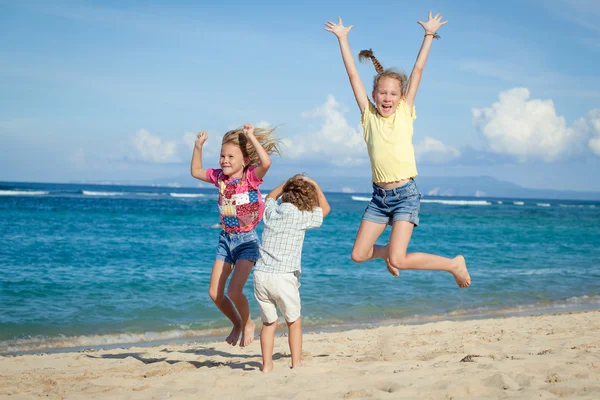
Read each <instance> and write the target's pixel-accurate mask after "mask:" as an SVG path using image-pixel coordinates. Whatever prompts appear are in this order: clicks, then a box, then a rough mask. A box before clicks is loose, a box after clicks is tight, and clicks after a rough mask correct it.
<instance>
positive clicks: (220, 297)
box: [191, 124, 279, 346]
mask: <svg viewBox="0 0 600 400" xmlns="http://www.w3.org/2000/svg"><path fill="white" fill-rule="evenodd" d="M273 131H274V129H272V130H269V129H255V128H254V126H252V125H251V124H245V125H244V128H243V129H235V130H232V131H229V132H227V133H226V134H225V136H223V141H222V143H221V157H220V159H219V164H220V166H221V168H220V169H211V168H209V169H204V168H202V146H203V145H204V143H205V142H206V140H207V139H208V134H207V133H206V132H200V133H199V134H198V135H197V137H196V144H195V146H194V154H193V156H192V165H191V173H192V176H193V177H194V178H196V179H200V180H201V181H204V182H208V183H212V184H213V185H215V186H216V187H218V188H219V214H220V215H221V226H222V227H223V231H221V234H220V236H219V244H218V247H217V259H216V260H215V263H214V264H213V269H212V274H211V277H210V288H209V290H208V293H209V295H210V298H211V299H212V301H214V303H215V304H216V305H217V307H218V308H219V310H221V312H222V313H223V314H225V316H226V317H227V318H229V320H230V321H231V322H232V323H233V329H232V331H231V333H230V334H229V336H227V339H226V341H227V343H229V344H231V345H232V346H235V345H236V344H237V342H238V340H239V341H240V346H247V345H248V344H250V343H252V341H253V340H254V322H252V319H251V318H250V308H249V306H248V299H247V298H246V296H245V295H244V293H243V289H244V285H245V284H246V281H247V280H248V276H249V275H250V271H251V270H252V267H253V266H254V263H255V262H256V260H258V258H259V256H260V253H259V240H258V235H257V234H256V231H255V228H256V225H258V223H259V222H260V220H261V219H262V216H263V212H264V203H263V199H262V196H261V194H260V191H259V190H258V187H259V185H260V184H262V183H263V180H262V178H263V177H264V176H265V174H266V173H267V171H268V170H269V167H270V166H271V158H270V157H269V155H270V154H272V153H279V148H278V141H277V140H276V139H275V138H274V137H273V135H272V133H273ZM232 272H233V274H232V276H231V280H230V281H229V287H228V288H227V295H228V296H229V297H228V296H226V295H225V284H226V283H227V278H228V277H229V275H230V274H231V273H232Z"/></svg>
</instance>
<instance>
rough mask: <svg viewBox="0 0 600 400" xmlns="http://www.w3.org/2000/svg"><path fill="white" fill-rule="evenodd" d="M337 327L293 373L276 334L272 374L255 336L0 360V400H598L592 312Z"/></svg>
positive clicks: (598, 357) (308, 342)
mask: <svg viewBox="0 0 600 400" xmlns="http://www.w3.org/2000/svg"><path fill="white" fill-rule="evenodd" d="M333 329H335V328H332V330H328V331H320V332H306V333H305V335H304V365H303V366H302V367H301V368H299V369H295V370H290V369H289V368H288V367H287V365H288V364H289V350H288V347H287V340H286V338H285V337H283V336H282V334H281V332H280V333H278V335H277V337H276V341H275V357H274V359H275V369H274V371H273V372H272V373H271V374H268V375H262V374H261V373H260V361H261V358H260V344H259V343H258V340H255V342H254V343H252V344H251V345H250V346H249V347H247V348H240V347H237V346H236V347H231V346H229V345H227V344H226V343H224V342H223V341H222V340H221V341H211V342H209V341H195V342H184V343H174V342H172V341H171V342H169V343H165V344H160V345H157V344H153V345H150V346H143V347H139V346H137V347H136V346H131V347H127V348H112V349H103V350H82V351H79V352H73V351H71V352H54V353H44V354H27V355H11V356H0V370H2V371H3V375H4V377H3V379H2V381H1V383H0V398H11V399H19V398H32V397H47V396H50V397H51V398H90V397H94V398H107V399H108V398H111V399H112V398H140V399H146V398H166V397H173V398H192V397H195V398H198V397H202V398H217V397H219V398H231V397H241V398H259V397H260V398H265V397H266V398H276V397H281V396H284V397H286V398H289V397H294V398H327V397H330V398H342V397H345V398H390V397H389V396H390V394H393V397H394V398H398V397H400V398H415V397H420V398H441V397H446V396H450V397H460V398H482V397H494V398H495V397H505V396H509V397H511V398H513V397H514V398H524V399H525V398H532V397H534V396H535V397H542V398H554V397H564V396H567V397H576V398H590V399H592V398H598V397H599V396H600V342H598V339H597V338H598V337H600V310H597V309H596V310H588V311H577V312H573V311H569V312H562V313H553V314H542V315H529V316H497V317H494V318H477V319H468V320H454V321H449V320H444V321H437V322H428V323H422V324H401V325H398V324H395V325H388V326H377V327H375V326H369V327H365V328H360V329H351V330H336V331H334V330H333ZM257 379H264V381H257ZM386 396H388V397H386Z"/></svg>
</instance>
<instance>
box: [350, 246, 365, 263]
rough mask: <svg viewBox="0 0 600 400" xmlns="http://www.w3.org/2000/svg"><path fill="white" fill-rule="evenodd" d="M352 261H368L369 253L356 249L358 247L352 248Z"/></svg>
mask: <svg viewBox="0 0 600 400" xmlns="http://www.w3.org/2000/svg"><path fill="white" fill-rule="evenodd" d="M351 257H352V261H354V262H355V263H359V264H360V263H363V262H365V261H367V255H366V254H363V253H362V252H360V251H358V250H356V249H352V255H351Z"/></svg>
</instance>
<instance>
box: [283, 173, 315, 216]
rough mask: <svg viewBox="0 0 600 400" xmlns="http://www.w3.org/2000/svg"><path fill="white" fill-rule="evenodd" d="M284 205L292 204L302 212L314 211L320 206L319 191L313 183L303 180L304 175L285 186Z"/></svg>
mask: <svg viewBox="0 0 600 400" xmlns="http://www.w3.org/2000/svg"><path fill="white" fill-rule="evenodd" d="M281 202H282V203H292V204H293V205H295V206H296V207H297V208H298V210H300V211H312V210H313V209H314V208H315V207H316V206H318V205H319V203H318V201H317V189H316V188H315V186H314V185H313V184H312V183H309V182H307V181H305V180H304V179H302V175H296V176H293V177H292V178H290V179H289V180H288V181H287V182H286V183H285V185H283V194H282V195H281Z"/></svg>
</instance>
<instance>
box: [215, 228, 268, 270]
mask: <svg viewBox="0 0 600 400" xmlns="http://www.w3.org/2000/svg"><path fill="white" fill-rule="evenodd" d="M259 245H260V242H259V240H258V234H257V233H256V231H255V230H254V229H253V230H251V231H249V232H240V233H227V232H225V231H221V234H220V235H219V245H218V246H217V260H223V261H225V262H226V263H229V264H235V262H236V261H238V260H249V261H254V262H256V260H258V258H259V256H260V252H259V249H258V248H259Z"/></svg>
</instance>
